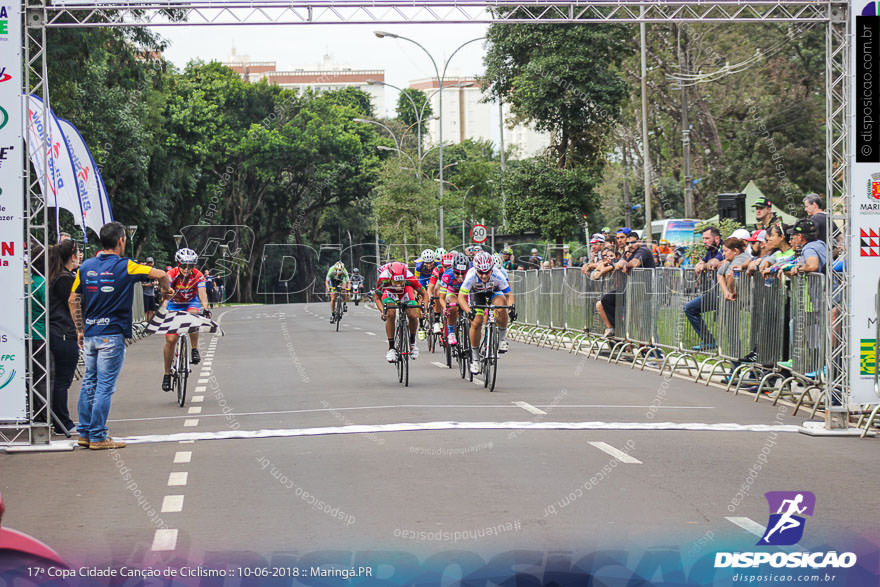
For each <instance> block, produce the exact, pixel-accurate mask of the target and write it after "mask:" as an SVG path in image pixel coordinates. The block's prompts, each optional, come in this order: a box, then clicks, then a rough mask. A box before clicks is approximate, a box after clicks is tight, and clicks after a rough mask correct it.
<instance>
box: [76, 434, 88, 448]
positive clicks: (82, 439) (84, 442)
mask: <svg viewBox="0 0 880 587" xmlns="http://www.w3.org/2000/svg"><path fill="white" fill-rule="evenodd" d="M76 443H77V444H78V445H80V446H81V447H83V448H89V439H88V438H86V437H85V436H80V437H79V438H77V439H76Z"/></svg>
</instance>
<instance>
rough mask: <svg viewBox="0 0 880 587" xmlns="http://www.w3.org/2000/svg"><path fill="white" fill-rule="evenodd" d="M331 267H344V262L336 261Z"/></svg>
mask: <svg viewBox="0 0 880 587" xmlns="http://www.w3.org/2000/svg"><path fill="white" fill-rule="evenodd" d="M333 267H335V268H336V269H345V263H343V262H342V261H336V263H335V264H334V265H333Z"/></svg>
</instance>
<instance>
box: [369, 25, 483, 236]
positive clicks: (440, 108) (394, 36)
mask: <svg viewBox="0 0 880 587" xmlns="http://www.w3.org/2000/svg"><path fill="white" fill-rule="evenodd" d="M374 34H375V35H376V36H377V37H379V38H380V39H383V38H385V37H389V38H391V39H401V40H403V41H409V42H410V43H412V44H413V45H415V46H416V47H418V48H419V49H421V50H422V51H424V52H425V55H427V56H428V59H430V60H431V64H432V65H433V66H434V73H435V74H436V75H437V82H438V84H439V88H438V91H439V93H440V98H439V105H438V108H437V109H438V111H439V112H438V113H437V115H438V116H439V117H440V125H439V126H440V131H439V133H438V135H439V136H438V139H439V140H438V142H439V144H440V247H441V248H442V247H443V246H444V240H445V232H446V227H445V224H444V218H443V80H444V79H446V69H447V68H448V67H449V62H450V61H452V58H453V57H455V54H456V53H458V52H459V51H460V50H461V49H462V48H463V47H465V46H467V45H470V44H471V43H475V42H477V41H482V40H483V39H485V38H486V37H477V38H476V39H471V40H470V41H465V42H464V43H462V44H461V45H459V46H458V47H457V48H456V49H455V51H453V52H452V54H451V55H450V56H449V58H448V59H447V60H446V62H445V63H444V64H443V74H442V75H441V74H440V68H439V67H437V61H436V60H435V59H434V56H433V55H431V52H430V51H428V50H427V49H425V47H424V46H423V45H422V44H421V43H419V42H418V41H416V40H414V39H410V38H409V37H404V36H402V35H397V34H395V33H389V32H386V31H375V33H374Z"/></svg>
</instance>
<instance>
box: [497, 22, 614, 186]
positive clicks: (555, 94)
mask: <svg viewBox="0 0 880 587" xmlns="http://www.w3.org/2000/svg"><path fill="white" fill-rule="evenodd" d="M510 10H513V9H508V8H498V9H495V12H498V13H506V12H509V11H510ZM626 34H627V28H626V27H624V26H620V25H603V26H578V25H574V26H573V25H570V24H560V25H552V24H544V25H541V26H539V27H536V26H533V25H528V24H493V25H492V26H490V27H489V32H488V34H487V38H488V43H489V48H488V52H487V54H486V56H485V58H484V62H485V65H486V74H485V78H484V79H485V85H486V86H487V87H488V90H489V92H490V93H491V95H492V96H494V97H496V98H501V99H502V100H504V102H506V103H508V104H510V105H511V109H512V111H513V112H514V114H515V115H516V118H517V121H518V122H532V123H534V124H535V127H536V128H537V129H538V130H545V131H550V132H551V133H552V136H553V145H552V149H553V151H554V153H555V164H556V166H557V167H558V168H560V169H570V168H574V167H576V166H584V165H587V166H591V167H593V168H594V169H599V168H601V165H602V163H603V161H604V154H605V151H606V149H607V146H608V140H607V139H608V136H609V133H610V130H611V129H612V128H613V127H614V126H615V125H616V124H617V122H618V120H619V119H620V105H621V103H622V102H623V100H624V99H625V98H626V96H627V94H628V87H627V84H626V82H625V81H624V79H623V78H622V77H621V75H620V74H619V73H618V71H617V66H618V65H619V63H620V62H621V59H622V57H623V56H624V54H625V52H624V51H623V50H624V49H625V45H624V39H625V37H626Z"/></svg>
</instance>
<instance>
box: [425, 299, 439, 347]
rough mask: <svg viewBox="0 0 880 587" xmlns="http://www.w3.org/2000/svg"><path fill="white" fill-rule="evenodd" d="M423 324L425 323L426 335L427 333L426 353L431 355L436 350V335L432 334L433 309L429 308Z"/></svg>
mask: <svg viewBox="0 0 880 587" xmlns="http://www.w3.org/2000/svg"><path fill="white" fill-rule="evenodd" d="M425 322H427V326H428V328H427V333H428V352H429V353H433V352H434V351H436V350H437V335H436V334H434V307H433V306H431V309H430V311H429V312H428V317H427V318H425Z"/></svg>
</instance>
